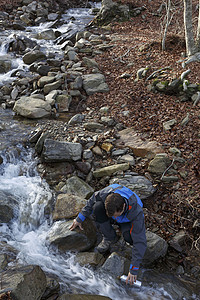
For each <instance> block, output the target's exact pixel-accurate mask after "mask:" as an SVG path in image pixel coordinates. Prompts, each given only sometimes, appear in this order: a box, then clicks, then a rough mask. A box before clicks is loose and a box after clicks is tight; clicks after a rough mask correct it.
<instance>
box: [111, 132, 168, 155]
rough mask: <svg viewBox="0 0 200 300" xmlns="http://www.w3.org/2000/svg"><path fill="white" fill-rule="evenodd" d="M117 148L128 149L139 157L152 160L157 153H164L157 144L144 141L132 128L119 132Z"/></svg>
mask: <svg viewBox="0 0 200 300" xmlns="http://www.w3.org/2000/svg"><path fill="white" fill-rule="evenodd" d="M117 146H118V147H128V148H130V149H131V150H132V151H133V153H134V155H136V156H139V157H147V158H154V157H155V155H156V154H157V153H164V150H163V149H162V147H161V146H160V145H159V144H158V143H157V142H155V141H150V140H147V139H144V138H143V137H142V136H139V135H138V133H137V132H136V131H135V130H134V129H133V128H126V129H124V130H121V131H119V139H118V141H117Z"/></svg>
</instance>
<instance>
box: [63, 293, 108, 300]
mask: <svg viewBox="0 0 200 300" xmlns="http://www.w3.org/2000/svg"><path fill="white" fill-rule="evenodd" d="M57 300H111V298H109V297H105V296H99V295H88V294H76V295H72V294H64V295H62V296H60V297H58V298H57Z"/></svg>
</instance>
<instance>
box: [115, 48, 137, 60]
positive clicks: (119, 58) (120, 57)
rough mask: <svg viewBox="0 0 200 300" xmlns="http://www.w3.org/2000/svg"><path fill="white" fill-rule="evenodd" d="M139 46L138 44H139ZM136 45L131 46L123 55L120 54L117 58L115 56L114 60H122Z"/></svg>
mask: <svg viewBox="0 0 200 300" xmlns="http://www.w3.org/2000/svg"><path fill="white" fill-rule="evenodd" d="M137 46H138V45H137ZM135 47H136V46H133V47H131V48H129V49H128V50H127V51H126V52H125V53H124V54H123V55H121V56H119V57H117V58H113V60H114V61H117V60H120V61H121V59H122V58H123V57H124V56H126V55H127V54H128V53H129V52H130V51H131V49H133V48H135ZM121 62H123V61H121Z"/></svg>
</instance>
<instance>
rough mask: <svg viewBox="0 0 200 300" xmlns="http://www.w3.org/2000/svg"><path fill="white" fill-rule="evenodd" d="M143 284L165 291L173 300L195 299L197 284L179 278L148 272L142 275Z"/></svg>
mask: <svg viewBox="0 0 200 300" xmlns="http://www.w3.org/2000/svg"><path fill="white" fill-rule="evenodd" d="M142 284H143V285H144V286H148V287H149V286H150V287H153V288H160V289H163V290H165V291H166V292H167V293H168V294H169V295H170V296H171V297H172V299H173V300H180V299H193V296H194V297H195V295H194V291H195V284H194V283H192V282H191V281H187V280H183V279H181V278H179V277H178V276H174V275H173V274H168V273H160V272H158V271H152V270H147V271H145V272H144V273H143V275H142Z"/></svg>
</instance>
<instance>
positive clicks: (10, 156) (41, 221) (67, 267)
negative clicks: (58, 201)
mask: <svg viewBox="0 0 200 300" xmlns="http://www.w3.org/2000/svg"><path fill="white" fill-rule="evenodd" d="M71 16H73V17H74V16H75V19H76V20H77V21H76V22H71ZM77 16H78V17H77ZM80 16H82V18H81V17H80ZM63 19H64V20H66V21H65V24H63V25H62V26H61V28H58V30H60V31H62V32H66V31H67V30H68V29H69V28H73V29H74V28H75V29H77V28H78V30H82V29H83V26H84V25H85V24H87V23H88V22H89V21H90V20H91V16H88V10H86V9H77V10H69V11H67V12H66V13H65V14H64V15H63ZM50 23H51V22H48V23H46V24H43V25H42V26H38V27H32V28H27V31H26V32H23V34H26V35H27V36H28V37H31V36H32V35H33V33H35V32H38V31H40V30H42V29H44V28H49V27H50V26H51V24H50ZM4 35H5V40H3V41H2V43H1V47H0V55H5V54H6V53H7V48H6V45H7V43H8V40H9V39H12V36H13V32H11V31H7V32H4ZM6 35H7V36H6ZM44 42H45V49H46V51H49V49H51V51H57V52H58V54H59V51H60V49H59V46H58V45H55V44H53V42H51V41H41V42H40V43H41V44H42V43H43V44H44ZM26 68H27V66H26V65H25V64H23V61H22V59H21V58H20V57H17V58H15V57H13V70H14V69H24V70H25V69H26ZM13 70H12V71H13ZM10 75H11V72H8V73H6V74H3V75H0V83H1V84H3V83H4V81H6V82H8V81H9V80H13V79H14V78H13V77H10ZM0 115H1V120H0V125H1V126H0V127H1V138H0V151H1V152H0V155H1V156H2V158H3V163H2V164H1V165H0V191H3V192H6V193H9V194H10V195H13V196H14V197H15V198H16V199H17V201H18V207H19V208H18V209H17V211H16V214H15V217H14V219H13V220H12V222H11V223H10V224H1V225H0V238H1V240H2V241H6V242H7V243H8V244H10V245H12V246H13V247H14V248H16V249H17V250H18V251H19V253H18V256H17V259H18V261H19V262H20V263H21V264H25V265H27V264H34V265H39V266H40V267H41V268H42V269H43V270H44V271H45V272H47V273H49V274H53V275H55V276H56V277H58V278H59V281H60V284H61V287H62V290H63V292H69V293H83V294H85V293H89V294H98V295H104V296H108V297H110V298H111V299H115V300H126V299H143V300H145V299H150V300H154V299H155V300H157V299H159V300H162V299H172V298H171V297H170V296H169V295H168V294H167V293H166V292H165V291H164V290H161V289H157V290H156V289H151V288H147V287H142V288H141V289H139V290H138V289H136V288H133V287H127V286H125V285H124V284H123V283H121V282H120V281H117V280H115V279H113V278H112V277H111V276H109V275H108V274H107V273H102V272H97V271H94V270H93V269H92V268H89V267H88V268H86V267H81V266H79V265H78V264H76V263H75V261H74V254H72V253H71V252H68V253H65V254H62V255H61V254H60V253H58V251H56V250H55V249H52V248H51V247H50V245H49V244H48V242H47V239H46V237H47V235H48V232H49V230H50V229H51V226H52V220H51V219H49V218H47V216H46V214H45V208H46V207H47V206H48V205H49V204H50V203H51V201H52V198H53V196H54V195H53V192H52V191H51V189H50V188H49V186H48V184H47V183H46V182H45V181H44V180H42V179H41V177H40V176H39V175H38V173H37V171H36V165H37V157H36V155H35V153H34V150H33V149H32V148H31V147H29V146H27V143H25V141H26V140H27V136H28V134H29V133H30V131H31V130H32V129H33V128H34V125H35V122H34V121H23V122H22V120H18V119H16V117H15V116H14V114H13V112H12V111H10V110H3V109H2V110H0ZM58 225H59V222H56V223H54V226H58Z"/></svg>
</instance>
